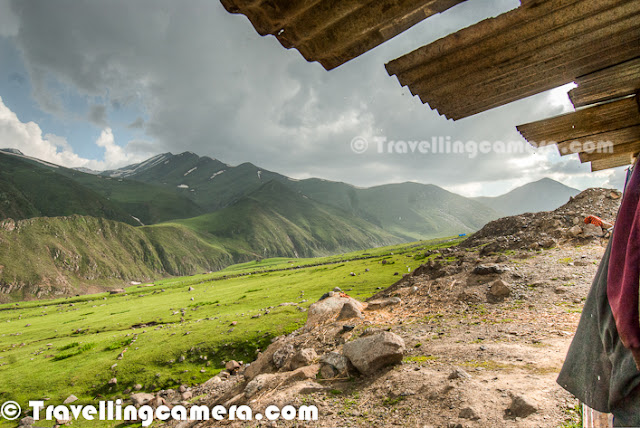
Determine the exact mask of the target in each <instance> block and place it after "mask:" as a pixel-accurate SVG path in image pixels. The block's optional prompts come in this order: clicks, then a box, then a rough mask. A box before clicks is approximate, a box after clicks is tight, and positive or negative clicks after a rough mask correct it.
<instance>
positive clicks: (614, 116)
mask: <svg viewBox="0 0 640 428" xmlns="http://www.w3.org/2000/svg"><path fill="white" fill-rule="evenodd" d="M635 125H640V109H639V107H638V97H637V96H636V97H629V98H625V99H622V100H618V101H613V102H610V103H606V104H600V105H597V106H594V107H589V108H585V109H583V110H578V111H576V112H572V113H567V114H563V115H561V116H556V117H552V118H550V119H543V120H539V121H536V122H531V123H527V124H524V125H519V126H517V127H516V128H517V129H518V131H519V132H520V134H521V135H522V136H523V137H524V138H525V139H526V140H527V141H529V143H531V144H532V145H533V146H535V147H537V146H538V145H539V144H540V143H542V142H545V143H546V144H548V143H549V142H553V143H562V142H563V141H573V140H577V139H580V138H583V137H588V136H591V135H595V134H598V133H602V132H607V131H614V130H617V129H624V128H628V127H632V126H635Z"/></svg>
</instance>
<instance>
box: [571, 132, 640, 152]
mask: <svg viewBox="0 0 640 428" xmlns="http://www.w3.org/2000/svg"><path fill="white" fill-rule="evenodd" d="M637 141H640V125H636V126H630V127H628V128H622V129H616V130H615V131H606V132H601V133H599V134H593V135H587V136H585V137H581V138H577V139H575V140H569V141H563V142H561V143H558V151H559V152H560V156H566V155H571V154H575V153H582V152H584V151H585V150H589V151H592V152H594V153H595V152H599V153H604V152H607V151H608V152H609V153H612V152H613V151H615V149H614V147H616V146H621V145H624V144H630V143H635V142H637Z"/></svg>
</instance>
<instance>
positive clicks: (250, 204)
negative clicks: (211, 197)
mask: <svg viewBox="0 0 640 428" xmlns="http://www.w3.org/2000/svg"><path fill="white" fill-rule="evenodd" d="M178 224H181V225H184V226H186V227H188V228H190V229H192V230H193V231H194V232H197V233H199V234H200V235H202V236H203V237H205V239H207V240H209V241H211V242H218V243H221V244H222V245H224V247H225V248H227V250H228V251H231V249H241V250H243V251H246V252H250V253H253V254H255V256H256V257H273V256H282V257H311V256H319V255H326V254H335V253H338V252H344V251H350V250H355V249H363V248H371V247H377V246H381V245H388V244H392V243H399V242H401V241H402V239H401V238H399V237H397V236H394V235H392V234H390V233H388V232H386V231H384V230H382V229H380V228H379V227H377V226H375V225H373V224H371V223H368V222H366V221H364V220H362V219H360V218H357V217H354V216H352V215H350V214H348V213H346V212H343V211H341V210H339V209H337V208H335V207H332V206H329V205H324V204H320V203H318V202H316V201H313V200H311V199H309V198H308V197H306V196H305V195H301V194H299V193H296V192H294V191H293V190H291V189H289V188H287V187H286V186H285V185H283V184H282V183H279V182H277V181H271V182H268V183H266V184H264V185H263V186H262V187H260V189H258V190H257V191H255V192H253V193H251V194H250V195H248V196H246V197H244V198H242V199H240V200H239V201H237V202H236V203H234V204H232V205H231V206H229V207H227V208H225V209H222V210H220V211H216V212H214V213H210V214H206V215H204V216H200V217H196V218H192V219H187V220H181V221H179V222H178Z"/></svg>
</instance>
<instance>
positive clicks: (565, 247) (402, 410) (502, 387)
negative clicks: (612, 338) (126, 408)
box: [132, 189, 620, 428]
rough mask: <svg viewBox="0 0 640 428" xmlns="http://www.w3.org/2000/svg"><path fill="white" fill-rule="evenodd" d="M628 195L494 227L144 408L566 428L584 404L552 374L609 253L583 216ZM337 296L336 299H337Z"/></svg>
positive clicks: (145, 398) (328, 422)
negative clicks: (290, 411) (186, 405)
mask: <svg viewBox="0 0 640 428" xmlns="http://www.w3.org/2000/svg"><path fill="white" fill-rule="evenodd" d="M619 203H620V194H619V193H617V192H612V191H610V190H604V189H591V190H589V191H587V192H583V193H582V194H581V195H578V196H577V197H576V198H574V199H573V200H572V201H570V202H569V204H567V205H565V206H564V207H561V208H560V209H558V210H556V211H554V212H549V213H539V214H526V215H522V216H515V217H509V218H505V219H501V220H497V221H495V222H492V223H490V224H489V225H487V226H486V227H485V229H483V230H482V231H480V232H478V233H477V234H476V235H474V236H473V237H472V238H470V239H469V240H468V241H466V242H464V243H463V244H462V245H460V246H458V247H454V248H448V249H443V250H438V251H435V252H431V253H428V254H425V256H426V263H425V264H424V265H423V266H421V267H420V268H418V269H417V270H416V271H414V272H413V273H412V274H409V275H405V276H404V277H403V278H402V279H401V280H400V281H398V282H397V283H396V284H394V285H393V286H392V287H390V288H388V289H386V290H382V291H381V292H380V293H378V295H376V296H373V297H372V298H371V299H369V300H368V301H367V302H358V301H357V300H355V299H353V298H351V297H349V296H348V295H347V294H344V293H343V292H341V290H333V291H331V292H329V293H328V294H327V295H326V296H325V298H324V299H322V300H320V301H319V302H317V303H315V304H314V305H312V306H311V307H310V309H309V312H308V321H307V324H306V325H305V326H304V327H303V328H301V329H299V330H297V331H296V332H294V333H292V334H291V335H289V336H286V337H280V338H278V339H277V340H275V341H274V342H273V343H272V344H271V345H270V346H269V347H268V348H267V349H265V350H264V351H263V353H262V354H260V356H259V357H258V359H257V360H256V361H254V362H252V363H251V364H241V363H237V362H235V361H231V362H229V363H227V370H225V371H224V372H223V373H221V374H219V375H217V376H216V377H214V378H212V379H211V380H209V381H208V382H207V383H206V384H203V385H199V386H196V387H191V388H188V387H186V386H185V387H183V388H181V390H180V391H161V392H160V393H158V394H143V393H141V392H138V393H137V394H136V395H134V396H133V397H132V399H133V400H134V401H135V402H136V403H137V404H143V403H146V402H150V403H152V404H156V405H159V404H164V403H167V404H177V403H180V402H190V403H194V402H195V403H197V404H206V405H209V406H212V405H215V404H224V405H226V406H230V405H233V404H237V405H239V404H248V405H250V406H251V407H252V409H253V410H254V412H262V411H263V410H264V409H265V407H266V406H268V405H272V404H275V405H279V406H283V405H287V404H291V405H294V406H300V405H303V404H304V405H312V404H313V405H316V406H317V407H318V409H319V420H318V421H317V422H316V423H309V424H303V423H300V422H296V421H292V422H286V421H278V422H277V423H276V422H267V421H261V422H259V423H258V422H255V421H253V422H249V423H247V422H245V423H242V422H237V421H236V422H229V421H227V422H226V423H220V422H215V423H213V422H208V423H207V422H203V423H196V422H193V423H191V422H175V421H174V422H170V423H168V425H169V426H172V427H176V426H179V427H181V428H183V427H187V426H193V427H206V426H219V425H228V426H256V425H265V426H279V427H283V426H306V425H309V426H323V427H333V426H349V427H351V426H352V427H369V426H380V427H391V426H402V427H497V426H508V427H511V426H513V427H523V428H524V427H560V426H570V425H569V424H570V423H571V422H572V421H575V413H572V409H573V408H575V406H576V405H577V404H578V403H577V401H576V400H575V399H573V398H572V397H571V396H570V394H568V393H567V392H565V391H564V390H562V389H561V388H560V387H559V386H558V385H557V384H556V383H555V379H556V377H557V374H558V372H559V370H560V368H561V366H562V363H563V359H564V356H565V354H566V351H567V348H568V346H569V344H570V342H571V339H572V336H573V332H574V331H575V328H576V326H577V323H578V321H579V318H580V312H581V309H582V306H583V303H584V300H585V298H586V296H587V293H588V290H589V287H590V285H591V281H592V278H593V277H594V274H595V272H596V269H597V266H598V263H599V261H600V258H601V256H602V254H603V252H604V250H605V246H606V245H607V240H606V239H604V238H601V237H600V235H601V232H600V230H599V229H598V230H596V229H595V228H594V227H592V226H585V225H584V223H583V222H582V219H584V217H586V216H587V215H591V214H593V215H598V216H600V217H602V218H603V219H605V220H608V221H613V220H615V213H616V211H617V208H618V206H619ZM328 291H329V290H328Z"/></svg>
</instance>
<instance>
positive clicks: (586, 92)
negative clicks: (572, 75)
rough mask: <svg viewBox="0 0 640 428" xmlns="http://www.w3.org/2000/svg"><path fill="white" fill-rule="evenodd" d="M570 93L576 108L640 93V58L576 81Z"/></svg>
mask: <svg viewBox="0 0 640 428" xmlns="http://www.w3.org/2000/svg"><path fill="white" fill-rule="evenodd" d="M575 82H576V84H577V85H578V87H577V88H574V89H572V90H571V91H569V98H570V99H571V102H572V103H573V105H574V107H576V108H578V107H584V106H587V105H590V104H595V103H600V102H603V101H610V100H613V99H616V98H621V97H623V96H625V95H631V94H635V93H637V92H639V91H640V58H636V59H633V60H631V61H627V62H624V63H622V64H618V65H615V66H613V67H609V68H605V69H604V70H600V71H596V72H595V73H591V74H587V75H586V76H582V77H579V78H577V79H576V81H575Z"/></svg>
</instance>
